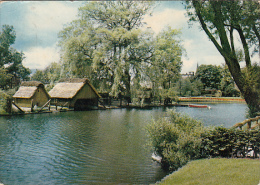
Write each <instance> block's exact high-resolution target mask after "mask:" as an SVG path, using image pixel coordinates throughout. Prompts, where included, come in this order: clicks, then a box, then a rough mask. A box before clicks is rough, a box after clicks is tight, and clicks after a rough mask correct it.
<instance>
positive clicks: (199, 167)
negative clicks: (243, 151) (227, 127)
mask: <svg viewBox="0 0 260 185" xmlns="http://www.w3.org/2000/svg"><path fill="white" fill-rule="evenodd" d="M259 179H260V173H259V160H251V159H225V158H214V159H202V160H195V161H192V162H189V163H188V164H187V165H186V166H184V167H183V168H180V169H179V170H178V171H176V172H174V173H172V174H170V175H169V176H167V177H165V178H164V179H163V180H162V181H161V182H158V184H159V185H164V184H165V185H166V184H174V185H183V184H196V185H219V184H230V185H252V184H255V185H257V184H259Z"/></svg>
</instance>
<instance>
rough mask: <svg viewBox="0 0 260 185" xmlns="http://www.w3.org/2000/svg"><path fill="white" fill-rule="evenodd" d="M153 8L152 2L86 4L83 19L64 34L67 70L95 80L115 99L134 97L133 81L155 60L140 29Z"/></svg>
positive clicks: (64, 31)
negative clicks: (132, 92)
mask: <svg viewBox="0 0 260 185" xmlns="http://www.w3.org/2000/svg"><path fill="white" fill-rule="evenodd" d="M150 8H151V3H150V2H134V1H106V2H103V1H101V2H88V3H86V4H85V5H84V6H83V7H81V8H79V18H78V19H77V20H75V21H73V22H72V23H70V24H69V25H68V26H67V27H66V28H65V29H64V30H63V31H61V32H60V38H61V41H60V45H61V47H62V51H63V54H62V60H63V68H64V69H63V70H64V71H65V72H66V73H67V74H68V75H70V76H78V77H83V76H86V77H89V78H90V79H91V80H93V79H94V78H95V80H96V82H97V85H98V84H99V85H100V88H102V85H101V84H103V86H105V87H104V88H105V89H109V90H110V91H111V92H112V93H113V94H114V95H117V94H118V93H119V92H121V91H125V92H126V93H125V94H126V95H127V96H130V91H131V88H130V87H131V80H132V79H133V77H135V76H138V75H136V74H137V73H138V71H139V70H140V69H141V67H140V65H141V63H142V62H145V61H148V60H149V59H150V57H151V48H149V47H143V46H144V45H146V43H147V41H145V39H146V37H145V34H143V31H141V29H140V28H141V26H142V25H143V23H142V19H143V16H144V15H145V14H146V13H148V11H149V10H150ZM141 50H142V52H141ZM94 84H95V82H94Z"/></svg>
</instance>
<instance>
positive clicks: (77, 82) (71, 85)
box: [49, 78, 100, 99]
mask: <svg viewBox="0 0 260 185" xmlns="http://www.w3.org/2000/svg"><path fill="white" fill-rule="evenodd" d="M85 84H88V85H89V86H90V87H91V88H92V90H93V91H94V92H95V94H96V95H97V96H98V97H100V96H99V94H98V92H97V91H96V89H95V88H94V87H93V86H92V85H91V84H90V82H89V80H88V79H87V78H67V79H61V80H60V81H59V83H57V84H56V85H55V86H54V87H53V89H52V90H50V92H49V95H50V96H51V98H65V99H72V98H73V97H74V96H76V95H77V93H78V92H79V91H80V90H81V88H82V87H83V86H84V85H85Z"/></svg>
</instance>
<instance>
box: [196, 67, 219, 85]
mask: <svg viewBox="0 0 260 185" xmlns="http://www.w3.org/2000/svg"><path fill="white" fill-rule="evenodd" d="M194 78H195V79H197V80H200V81H201V82H202V83H203V85H204V89H205V88H211V89H219V85H220V82H221V79H222V74H221V67H220V66H215V65H200V66H199V67H198V69H197V71H196V75H195V77H194Z"/></svg>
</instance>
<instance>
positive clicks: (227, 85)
mask: <svg viewBox="0 0 260 185" xmlns="http://www.w3.org/2000/svg"><path fill="white" fill-rule="evenodd" d="M219 89H220V90H221V91H222V95H223V96H227V97H228V96H229V97H232V96H239V95H240V92H239V91H238V89H237V88H235V82H234V80H233V78H232V76H231V74H230V72H229V70H228V67H227V66H226V65H224V66H223V68H222V79H221V82H220V86H219Z"/></svg>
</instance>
